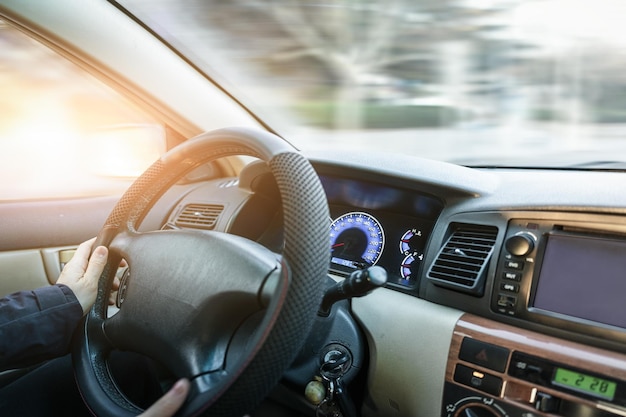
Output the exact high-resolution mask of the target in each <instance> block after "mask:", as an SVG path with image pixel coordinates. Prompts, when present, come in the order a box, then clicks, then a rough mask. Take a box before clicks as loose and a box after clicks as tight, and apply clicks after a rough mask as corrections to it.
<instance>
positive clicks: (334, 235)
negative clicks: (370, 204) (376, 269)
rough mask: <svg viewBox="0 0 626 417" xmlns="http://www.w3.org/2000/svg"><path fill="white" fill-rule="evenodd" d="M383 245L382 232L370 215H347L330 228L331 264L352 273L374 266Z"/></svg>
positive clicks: (354, 213)
mask: <svg viewBox="0 0 626 417" xmlns="http://www.w3.org/2000/svg"><path fill="white" fill-rule="evenodd" d="M384 245H385V234H384V232H383V228H382V227H381V225H380V223H379V222H378V220H376V219H375V218H374V217H373V216H372V215H370V214H367V213H363V212H351V213H346V214H344V215H342V216H340V217H338V218H337V219H336V220H335V221H333V222H332V224H331V225H330V251H331V262H332V263H334V264H338V265H342V266H345V267H348V268H354V269H357V268H365V267H368V266H371V265H374V264H375V263H376V262H377V261H378V259H379V258H380V255H381V254H382V252H383V247H384Z"/></svg>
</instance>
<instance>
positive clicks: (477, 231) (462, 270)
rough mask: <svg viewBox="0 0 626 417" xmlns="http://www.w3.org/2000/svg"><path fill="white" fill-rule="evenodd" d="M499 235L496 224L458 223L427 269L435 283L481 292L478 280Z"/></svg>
mask: <svg viewBox="0 0 626 417" xmlns="http://www.w3.org/2000/svg"><path fill="white" fill-rule="evenodd" d="M497 235H498V229H497V228H496V227H493V226H477V225H466V224H462V225H457V229H456V230H455V231H454V232H453V233H452V235H451V236H450V238H449V239H448V241H447V242H446V243H445V245H444V246H443V247H442V248H441V250H440V251H439V254H438V255H437V258H436V259H435V262H434V263H433V265H432V266H431V268H430V270H429V271H428V278H429V279H430V280H432V281H433V282H434V283H435V284H436V285H441V286H445V287H449V288H455V289H458V290H460V291H463V292H469V293H471V294H475V295H480V294H482V291H483V288H482V287H481V286H480V285H479V284H480V282H479V281H480V278H481V276H482V273H483V271H484V269H485V267H486V266H487V263H488V261H489V257H490V256H491V253H492V252H493V248H494V246H495V243H496V237H497Z"/></svg>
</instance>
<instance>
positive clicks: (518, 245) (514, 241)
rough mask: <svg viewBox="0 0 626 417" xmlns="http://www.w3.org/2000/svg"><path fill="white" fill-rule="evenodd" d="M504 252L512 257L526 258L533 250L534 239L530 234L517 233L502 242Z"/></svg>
mask: <svg viewBox="0 0 626 417" xmlns="http://www.w3.org/2000/svg"><path fill="white" fill-rule="evenodd" d="M504 247H505V248H506V250H507V251H508V252H509V253H510V254H511V255H514V256H526V255H528V254H529V253H530V252H532V250H533V249H534V248H535V237H534V236H533V235H531V234H530V233H519V234H517V235H515V236H511V237H510V238H508V239H507V240H506V242H504Z"/></svg>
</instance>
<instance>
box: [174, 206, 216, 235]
mask: <svg viewBox="0 0 626 417" xmlns="http://www.w3.org/2000/svg"><path fill="white" fill-rule="evenodd" d="M223 210H224V206H223V205H220V204H188V205H186V206H185V207H184V208H183V210H182V211H181V212H180V213H179V215H178V217H177V218H176V221H175V222H174V223H175V224H176V226H178V227H187V228H192V229H209V230H210V229H213V228H215V224H216V223H217V219H218V218H219V216H220V214H222V211H223Z"/></svg>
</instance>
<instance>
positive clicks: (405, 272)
mask: <svg viewBox="0 0 626 417" xmlns="http://www.w3.org/2000/svg"><path fill="white" fill-rule="evenodd" d="M423 260H424V254H423V253H421V254H419V255H418V254H414V255H408V256H407V257H406V258H404V260H403V261H402V264H401V265H400V276H401V277H402V282H401V283H402V284H404V285H411V284H413V283H414V282H415V279H416V277H417V271H418V269H419V267H420V265H421V263H422V261H423Z"/></svg>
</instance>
